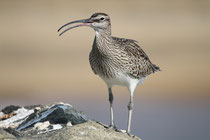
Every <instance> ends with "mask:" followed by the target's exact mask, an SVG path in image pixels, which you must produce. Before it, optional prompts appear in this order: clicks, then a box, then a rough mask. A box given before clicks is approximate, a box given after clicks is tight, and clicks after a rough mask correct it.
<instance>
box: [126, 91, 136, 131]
mask: <svg viewBox="0 0 210 140" xmlns="http://www.w3.org/2000/svg"><path fill="white" fill-rule="evenodd" d="M134 90H135V87H134V88H131V87H130V88H129V91H130V101H129V103H128V127H127V131H126V132H127V133H128V134H130V128H131V118H132V110H133V105H134V104H133V92H134Z"/></svg>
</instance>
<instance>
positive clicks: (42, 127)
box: [34, 121, 50, 130]
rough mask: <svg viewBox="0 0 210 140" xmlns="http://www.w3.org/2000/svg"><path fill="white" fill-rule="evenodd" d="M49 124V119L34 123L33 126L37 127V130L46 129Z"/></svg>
mask: <svg viewBox="0 0 210 140" xmlns="http://www.w3.org/2000/svg"><path fill="white" fill-rule="evenodd" d="M49 126H50V122H49V121H46V122H43V123H41V122H40V123H36V124H35V125H34V128H35V129H38V130H43V129H46V128H47V127H49Z"/></svg>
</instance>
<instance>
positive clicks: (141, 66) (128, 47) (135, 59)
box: [122, 39, 160, 79]
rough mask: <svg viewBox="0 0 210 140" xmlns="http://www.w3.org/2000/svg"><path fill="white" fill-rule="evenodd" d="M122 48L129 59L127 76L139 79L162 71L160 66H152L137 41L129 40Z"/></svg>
mask: <svg viewBox="0 0 210 140" xmlns="http://www.w3.org/2000/svg"><path fill="white" fill-rule="evenodd" d="M122 46H123V51H124V53H125V54H126V55H127V57H128V67H127V68H126V69H127V74H128V75H129V76H131V77H132V78H136V79H139V78H141V77H146V76H147V75H149V74H151V73H154V72H156V71H158V70H160V69H159V67H158V66H156V65H154V64H152V62H151V61H150V59H149V57H148V56H147V54H146V53H145V52H144V51H143V49H142V48H141V47H140V46H139V45H138V44H137V42H136V41H134V40H129V39H127V41H126V40H125V42H124V44H123V45H122Z"/></svg>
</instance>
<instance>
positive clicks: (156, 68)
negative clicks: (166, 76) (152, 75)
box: [152, 64, 161, 72]
mask: <svg viewBox="0 0 210 140" xmlns="http://www.w3.org/2000/svg"><path fill="white" fill-rule="evenodd" d="M152 65H153V69H154V72H157V71H161V69H160V68H159V67H158V66H157V65H155V64H152Z"/></svg>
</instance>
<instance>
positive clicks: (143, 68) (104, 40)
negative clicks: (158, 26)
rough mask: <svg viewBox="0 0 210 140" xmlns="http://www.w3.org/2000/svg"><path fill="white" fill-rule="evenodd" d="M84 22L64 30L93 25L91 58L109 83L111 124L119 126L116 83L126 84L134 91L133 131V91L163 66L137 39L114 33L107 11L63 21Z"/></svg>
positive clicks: (130, 111)
mask: <svg viewBox="0 0 210 140" xmlns="http://www.w3.org/2000/svg"><path fill="white" fill-rule="evenodd" d="M73 23H81V24H78V25H75V26H73V27H70V28H68V29H66V30H64V31H63V32H61V33H60V35H62V34H63V33H64V32H66V31H68V30H70V29H72V28H75V27H79V26H89V27H92V28H93V29H94V30H95V31H96V36H95V39H94V42H93V46H92V50H91V52H90V55H89V61H90V65H91V68H92V70H93V72H94V73H95V74H97V75H99V76H100V77H101V78H102V79H103V80H104V81H105V83H106V84H107V87H108V91H109V101H110V126H111V127H115V125H114V121H113V107H112V104H113V94H112V90H111V88H112V86H113V85H121V86H126V87H127V88H128V89H129V91H130V101H129V104H128V110H129V112H128V127H127V133H130V126H131V116H132V108H133V93H134V90H135V88H136V86H137V85H139V84H141V83H143V81H144V79H145V78H146V77H147V76H148V75H150V74H151V73H154V72H156V71H159V70H160V69H159V67H158V66H156V65H154V64H152V62H151V61H150V59H149V57H148V56H147V55H146V53H145V52H144V51H143V49H142V48H141V47H140V46H139V45H138V44H137V41H135V40H131V39H125V38H117V37H113V36H111V22H110V18H109V16H108V15H107V14H105V13H95V14H93V15H92V16H91V17H90V18H88V19H83V20H78V21H73V22H70V23H67V24H65V25H63V26H62V27H61V28H60V29H59V30H58V31H60V30H61V29H62V28H63V27H65V26H67V25H70V24H73Z"/></svg>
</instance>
